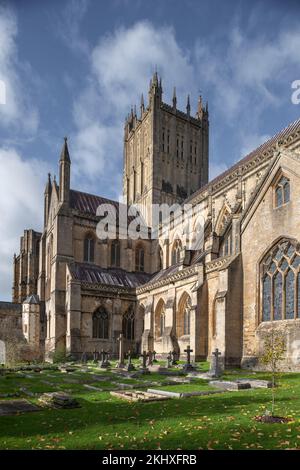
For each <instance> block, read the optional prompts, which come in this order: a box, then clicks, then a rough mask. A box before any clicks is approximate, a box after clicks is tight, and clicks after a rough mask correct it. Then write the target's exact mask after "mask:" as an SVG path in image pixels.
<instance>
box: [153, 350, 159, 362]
mask: <svg viewBox="0 0 300 470" xmlns="http://www.w3.org/2000/svg"><path fill="white" fill-rule="evenodd" d="M155 362H158V361H157V359H156V351H153V363H155Z"/></svg>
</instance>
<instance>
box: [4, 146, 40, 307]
mask: <svg viewBox="0 0 300 470" xmlns="http://www.w3.org/2000/svg"><path fill="white" fill-rule="evenodd" d="M0 168H1V185H0V214H1V224H0V240H1V243H0V260H1V263H0V279H1V283H0V299H2V300H3V299H4V298H7V299H8V300H10V293H11V287H12V269H13V266H12V258H13V253H14V252H18V250H19V238H20V235H21V234H22V233H23V230H24V229H25V228H34V229H36V230H40V229H41V223H42V220H43V219H42V214H43V199H42V197H41V194H43V184H42V181H43V179H44V176H45V174H46V166H45V164H43V163H41V162H40V161H37V160H30V161H25V160H24V159H23V158H22V157H21V156H20V155H19V153H17V152H16V150H14V149H3V148H0Z"/></svg>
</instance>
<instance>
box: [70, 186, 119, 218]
mask: <svg viewBox="0 0 300 470" xmlns="http://www.w3.org/2000/svg"><path fill="white" fill-rule="evenodd" d="M101 204H110V205H112V206H113V207H115V209H116V211H117V213H118V211H119V203H118V202H117V201H113V200H112V199H107V198H105V197H101V196H96V195H94V194H88V193H83V192H81V191H75V190H74V189H71V190H70V207H71V208H72V209H76V210H78V211H79V212H84V213H88V214H91V215H96V212H97V208H98V206H100V205H101Z"/></svg>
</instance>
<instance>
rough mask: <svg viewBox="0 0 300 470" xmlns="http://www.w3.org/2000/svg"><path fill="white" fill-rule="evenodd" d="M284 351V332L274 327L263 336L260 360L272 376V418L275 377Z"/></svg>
mask: <svg viewBox="0 0 300 470" xmlns="http://www.w3.org/2000/svg"><path fill="white" fill-rule="evenodd" d="M285 351H286V331H285V330H284V331H282V330H275V328H274V325H273V324H272V327H271V329H270V331H268V332H267V333H266V334H265V338H264V346H263V354H262V356H261V358H260V362H261V364H262V365H264V366H265V367H267V369H269V370H270V371H271V376H272V388H271V390H272V409H271V413H272V416H274V408H275V387H276V377H277V378H278V376H279V364H280V362H281V361H282V360H283V358H284V354H285Z"/></svg>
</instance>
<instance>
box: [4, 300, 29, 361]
mask: <svg viewBox="0 0 300 470" xmlns="http://www.w3.org/2000/svg"><path fill="white" fill-rule="evenodd" d="M22 345H24V338H23V333H22V304H14V303H11V302H0V364H3V363H6V362H10V361H11V362H13V361H14V358H15V359H17V356H18V351H19V348H21V346H22Z"/></svg>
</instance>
